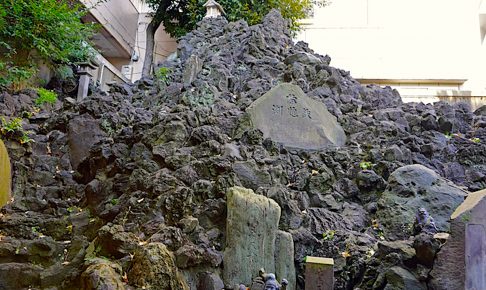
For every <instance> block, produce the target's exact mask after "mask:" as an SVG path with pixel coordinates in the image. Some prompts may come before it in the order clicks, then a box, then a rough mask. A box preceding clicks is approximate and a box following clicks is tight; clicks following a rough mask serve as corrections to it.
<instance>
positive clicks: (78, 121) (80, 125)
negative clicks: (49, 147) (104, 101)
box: [68, 114, 106, 169]
mask: <svg viewBox="0 0 486 290" xmlns="http://www.w3.org/2000/svg"><path fill="white" fill-rule="evenodd" d="M105 137H106V133H105V132H104V131H103V130H101V127H100V121H99V120H96V119H94V118H93V117H91V116H90V115H88V114H84V115H81V116H78V117H75V118H74V119H72V120H71V121H70V122H69V131H68V144H69V156H70V158H71V164H72V166H73V168H75V169H77V168H78V166H79V164H81V162H83V161H84V160H85V159H86V158H87V157H88V156H89V153H90V150H91V149H92V148H93V146H94V145H95V144H97V143H98V142H100V141H101V139H103V138H105Z"/></svg>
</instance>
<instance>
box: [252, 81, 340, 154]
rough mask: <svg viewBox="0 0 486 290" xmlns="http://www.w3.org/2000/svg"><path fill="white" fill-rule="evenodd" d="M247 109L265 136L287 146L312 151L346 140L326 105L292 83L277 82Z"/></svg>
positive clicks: (255, 124) (338, 144) (253, 122)
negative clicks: (277, 83)
mask: <svg viewBox="0 0 486 290" xmlns="http://www.w3.org/2000/svg"><path fill="white" fill-rule="evenodd" d="M246 111H247V112H248V114H249V115H250V119H251V122H252V125H253V126H255V127H256V128H258V129H260V130H261V131H262V132H263V136H264V137H265V138H270V139H272V140H273V141H275V142H278V143H281V144H282V145H284V146H286V147H289V148H299V149H307V150H314V149H321V148H324V147H328V146H343V145H344V143H345V142H346V135H345V133H344V130H343V128H342V127H341V125H339V123H338V122H337V121H336V117H334V116H333V115H332V114H331V113H329V111H328V110H327V108H326V105H325V104H324V103H322V102H319V101H316V100H313V99H311V98H309V97H308V96H306V94H305V93H304V92H303V91H302V89H301V88H300V87H299V86H296V85H293V84H289V83H282V84H279V85H277V86H276V87H274V88H273V89H271V90H270V91H268V92H267V93H266V94H264V95H263V96H261V97H260V98H259V99H258V100H256V101H254V102H253V103H252V104H251V105H250V106H249V107H248V108H247V110H246Z"/></svg>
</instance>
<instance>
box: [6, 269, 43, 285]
mask: <svg viewBox="0 0 486 290" xmlns="http://www.w3.org/2000/svg"><path fill="white" fill-rule="evenodd" d="M41 271H42V267H40V266H36V265H34V264H29V263H2V264H0V289H22V288H23V289H27V288H29V287H39V286H40V273H41Z"/></svg>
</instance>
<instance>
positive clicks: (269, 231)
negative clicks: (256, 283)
mask: <svg viewBox="0 0 486 290" xmlns="http://www.w3.org/2000/svg"><path fill="white" fill-rule="evenodd" d="M226 199H227V210H228V213H227V220H226V248H225V251H224V257H223V263H224V270H223V281H224V284H225V285H230V286H235V285H239V284H245V285H251V282H252V280H253V278H255V277H258V270H259V269H261V268H264V269H265V271H266V272H267V273H275V257H274V254H275V239H276V234H277V230H278V222H279V220H280V212H281V211H280V207H279V206H278V204H277V203H276V202H275V201H274V200H272V199H269V198H267V197H265V196H263V195H258V194H255V193H253V191H252V190H251V189H246V188H243V187H232V188H230V189H229V190H228V192H227V194H226Z"/></svg>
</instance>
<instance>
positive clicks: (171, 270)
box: [128, 243, 189, 290]
mask: <svg viewBox="0 0 486 290" xmlns="http://www.w3.org/2000/svg"><path fill="white" fill-rule="evenodd" d="M128 280H129V281H131V283H132V284H134V285H136V286H137V287H148V286H150V287H154V288H155V289H160V290H172V289H181V290H188V289H189V287H188V286H187V283H186V281H185V279H184V278H183V276H182V274H181V273H180V272H179V270H178V269H177V266H176V264H175V261H174V255H173V254H172V253H171V252H170V251H169V250H168V249H167V247H166V246H165V245H164V244H162V243H149V244H147V245H144V246H143V247H142V248H141V249H139V250H138V251H136V252H135V255H134V257H133V262H132V266H131V268H130V271H129V272H128Z"/></svg>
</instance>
